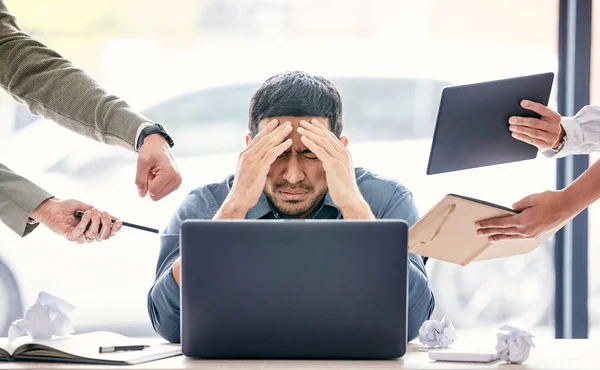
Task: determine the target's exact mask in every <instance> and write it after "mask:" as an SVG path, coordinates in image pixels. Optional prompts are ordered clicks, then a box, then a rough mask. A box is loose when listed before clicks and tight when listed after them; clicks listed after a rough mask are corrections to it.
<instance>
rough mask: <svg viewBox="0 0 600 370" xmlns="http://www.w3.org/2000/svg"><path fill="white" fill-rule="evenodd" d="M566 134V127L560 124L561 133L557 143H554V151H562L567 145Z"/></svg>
mask: <svg viewBox="0 0 600 370" xmlns="http://www.w3.org/2000/svg"><path fill="white" fill-rule="evenodd" d="M565 135H566V131H565V128H564V127H563V126H562V125H560V134H559V135H558V140H557V141H556V143H554V146H553V147H552V148H551V150H552V151H554V152H555V153H558V152H560V151H561V149H562V148H563V147H564V146H565Z"/></svg>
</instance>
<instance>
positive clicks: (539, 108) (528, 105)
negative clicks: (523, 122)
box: [521, 100, 557, 118]
mask: <svg viewBox="0 0 600 370" xmlns="http://www.w3.org/2000/svg"><path fill="white" fill-rule="evenodd" d="M521 106H522V107H523V108H525V109H529V110H532V111H534V112H535V113H537V114H539V115H540V116H542V117H543V118H553V117H554V116H555V115H556V114H557V113H555V112H554V111H553V110H552V109H550V108H548V107H547V106H545V105H543V104H540V103H537V102H534V101H531V100H521Z"/></svg>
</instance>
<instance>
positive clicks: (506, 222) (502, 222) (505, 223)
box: [475, 215, 520, 229]
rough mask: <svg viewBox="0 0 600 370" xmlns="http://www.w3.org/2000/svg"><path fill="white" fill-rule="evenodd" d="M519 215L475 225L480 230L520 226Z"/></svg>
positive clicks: (490, 219) (492, 219)
mask: <svg viewBox="0 0 600 370" xmlns="http://www.w3.org/2000/svg"><path fill="white" fill-rule="evenodd" d="M519 221H520V217H519V215H514V216H504V217H495V218H489V219H487V220H482V221H479V222H476V223H475V227H477V228H478V229H489V228H507V227H516V226H518V225H519Z"/></svg>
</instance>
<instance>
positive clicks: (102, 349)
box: [98, 344, 150, 353]
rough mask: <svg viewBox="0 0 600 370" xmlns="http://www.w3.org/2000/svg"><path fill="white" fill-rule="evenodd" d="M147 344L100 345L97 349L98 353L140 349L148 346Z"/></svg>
mask: <svg viewBox="0 0 600 370" xmlns="http://www.w3.org/2000/svg"><path fill="white" fill-rule="evenodd" d="M149 347H150V346H148V345H144V344H141V345H138V346H114V347H100V348H99V349H98V352H99V353H110V352H117V351H141V350H143V349H146V348H149Z"/></svg>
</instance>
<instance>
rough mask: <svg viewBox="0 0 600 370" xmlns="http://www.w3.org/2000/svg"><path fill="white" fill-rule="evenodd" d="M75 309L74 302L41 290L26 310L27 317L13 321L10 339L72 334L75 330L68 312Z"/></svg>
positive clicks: (34, 338)
mask: <svg viewBox="0 0 600 370" xmlns="http://www.w3.org/2000/svg"><path fill="white" fill-rule="evenodd" d="M73 310H75V306H73V305H72V304H70V303H68V302H66V301H64V300H62V299H60V298H58V297H55V296H53V295H52V294H48V293H46V292H40V294H39V295H38V298H37V300H36V302H35V304H33V306H31V307H29V308H28V309H27V311H26V312H25V317H24V318H22V319H20V320H16V321H14V322H13V323H12V325H11V326H10V328H9V329H8V340H9V341H10V342H12V341H14V340H15V339H17V338H19V337H23V336H30V337H31V339H33V340H42V339H51V338H52V337H53V336H57V337H62V336H64V335H67V334H71V333H73V332H74V330H73V325H71V321H70V320H69V317H68V316H67V314H68V313H70V312H72V311H73Z"/></svg>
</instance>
